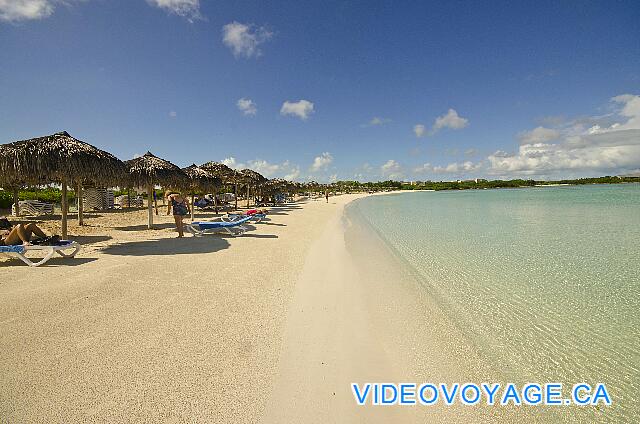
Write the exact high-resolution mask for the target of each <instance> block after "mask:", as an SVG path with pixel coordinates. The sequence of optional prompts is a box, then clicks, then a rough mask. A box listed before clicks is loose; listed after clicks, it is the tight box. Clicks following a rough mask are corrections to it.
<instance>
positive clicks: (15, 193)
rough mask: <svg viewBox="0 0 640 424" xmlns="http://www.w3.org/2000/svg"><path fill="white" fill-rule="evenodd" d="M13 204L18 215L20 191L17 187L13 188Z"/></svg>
mask: <svg viewBox="0 0 640 424" xmlns="http://www.w3.org/2000/svg"><path fill="white" fill-rule="evenodd" d="M13 204H14V205H15V208H16V216H20V192H19V191H18V189H17V188H15V189H13Z"/></svg>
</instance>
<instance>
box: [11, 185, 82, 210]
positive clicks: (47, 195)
mask: <svg viewBox="0 0 640 424" xmlns="http://www.w3.org/2000/svg"><path fill="white" fill-rule="evenodd" d="M18 197H19V198H20V200H39V201H41V202H47V203H60V199H62V191H61V190H60V189H57V188H51V187H47V188H42V189H24V190H20V192H19V194H18ZM75 197H76V194H75V192H74V191H72V190H69V191H68V192H67V198H68V199H69V202H71V201H73V199H75ZM12 204H13V192H12V191H4V190H0V209H10V208H11V205H12Z"/></svg>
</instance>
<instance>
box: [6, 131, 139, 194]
mask: <svg viewBox="0 0 640 424" xmlns="http://www.w3.org/2000/svg"><path fill="white" fill-rule="evenodd" d="M126 178H127V174H126V166H125V165H124V163H123V162H122V161H121V160H120V159H118V158H116V157H115V156H114V155H112V154H111V153H109V152H105V151H104V150H100V149H98V148H97V147H95V146H92V145H91V144H89V143H85V142H84V141H81V140H78V139H77V138H74V137H72V136H70V135H69V133H67V132H66V131H63V132H59V133H55V134H51V135H46V136H43V137H36V138H31V139H28V140H20V141H16V142H13V143H8V144H2V145H0V179H2V180H3V182H0V183H4V184H11V183H14V184H22V183H27V184H48V183H51V182H62V181H66V182H72V181H74V182H92V183H95V184H102V185H107V184H114V185H115V184H118V183H121V182H122V181H124V180H126Z"/></svg>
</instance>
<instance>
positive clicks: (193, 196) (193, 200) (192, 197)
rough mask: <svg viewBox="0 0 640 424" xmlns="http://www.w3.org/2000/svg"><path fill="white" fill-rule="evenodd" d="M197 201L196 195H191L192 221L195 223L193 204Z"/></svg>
mask: <svg viewBox="0 0 640 424" xmlns="http://www.w3.org/2000/svg"><path fill="white" fill-rule="evenodd" d="M195 201H196V195H195V194H194V193H191V221H193V209H194V208H193V204H194V203H195Z"/></svg>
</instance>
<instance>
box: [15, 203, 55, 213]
mask: <svg viewBox="0 0 640 424" xmlns="http://www.w3.org/2000/svg"><path fill="white" fill-rule="evenodd" d="M18 205H19V206H20V215H30V216H39V215H53V205H52V204H51V203H45V202H39V201H37V200H20V201H19V202H18ZM11 214H12V215H13V216H16V205H15V204H14V205H12V206H11Z"/></svg>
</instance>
